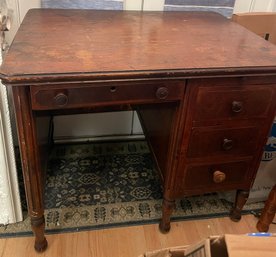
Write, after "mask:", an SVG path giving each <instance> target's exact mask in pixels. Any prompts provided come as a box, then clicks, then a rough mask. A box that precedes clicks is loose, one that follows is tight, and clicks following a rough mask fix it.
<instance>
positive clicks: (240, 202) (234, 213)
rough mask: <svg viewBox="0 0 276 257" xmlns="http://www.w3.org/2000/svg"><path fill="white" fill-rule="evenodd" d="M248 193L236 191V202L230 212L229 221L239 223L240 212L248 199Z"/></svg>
mask: <svg viewBox="0 0 276 257" xmlns="http://www.w3.org/2000/svg"><path fill="white" fill-rule="evenodd" d="M248 195H249V191H244V190H238V191H237V194H236V201H235V204H234V207H233V209H232V210H231V212H230V219H231V220H233V221H236V222H237V221H239V220H240V219H241V211H242V208H243V206H244V205H245V203H246V201H247V199H248Z"/></svg>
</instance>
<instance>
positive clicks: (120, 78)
mask: <svg viewBox="0 0 276 257" xmlns="http://www.w3.org/2000/svg"><path fill="white" fill-rule="evenodd" d="M1 78H2V80H3V82H4V83H5V84H6V85H8V86H11V87H12V91H13V97H14V103H15V108H16V118H17V126H18V132H19V133H18V134H19V142H20V148H21V154H22V163H23V173H24V182H25V188H26V193H27V198H28V208H29V214H30V216H31V224H32V228H33V231H34V234H35V248H36V250H37V251H43V250H45V249H46V247H47V241H46V239H45V237H44V217H43V213H44V206H43V179H42V178H43V172H42V170H43V169H42V165H41V160H42V157H41V151H40V149H41V147H40V141H41V140H40V139H41V137H40V133H38V132H37V131H38V129H37V128H38V127H39V124H40V122H39V120H38V117H39V118H43V116H47V119H48V117H49V115H58V114H64V113H65V114H70V113H81V112H99V111H106V110H123V109H126V108H127V109H130V108H134V109H135V108H137V110H138V113H139V115H140V118H141V121H142V124H143V127H144V130H145V133H146V136H147V139H148V141H149V143H150V146H151V149H152V151H153V153H154V157H155V160H156V161H157V166H158V168H159V169H160V170H161V174H162V178H163V185H162V186H163V207H162V220H161V222H160V230H161V231H162V232H168V231H169V229H170V216H171V213H172V212H173V208H174V205H175V200H176V199H177V198H182V197H185V196H187V195H193V194H202V193H206V192H213V191H221V190H237V192H238V193H237V200H236V203H235V206H234V208H233V211H232V215H231V216H232V219H234V220H238V219H239V218H240V216H241V210H242V207H243V205H244V204H245V202H246V198H247V196H248V191H249V190H250V187H251V185H252V183H253V180H254V177H255V174H256V171H257V169H258V165H259V163H260V160H261V155H262V147H263V145H264V144H265V142H266V137H267V135H268V132H269V129H270V127H271V124H272V121H273V119H274V115H275V110H276V47H275V46H273V45H272V44H270V43H269V42H266V41H264V40H263V39H261V38H259V37H257V36H256V35H255V34H253V33H251V32H249V31H247V30H246V29H244V28H242V27H240V26H239V25H237V24H235V23H232V22H231V21H229V20H227V19H225V18H223V17H222V16H220V15H218V14H215V13H206V12H203V13H200V12H183V13H182V12H165V13H162V12H145V13H142V12H121V11H91V10H45V9H44V10H39V9H38V10H31V11H29V12H28V14H27V15H26V17H25V19H24V21H23V23H22V25H21V27H20V29H19V31H18V33H17V35H16V37H15V40H14V42H13V44H12V46H11V48H10V50H9V52H8V54H7V55H6V58H5V60H4V63H3V65H2V67H1ZM44 139H45V138H44ZM42 141H45V140H42ZM46 141H47V140H46Z"/></svg>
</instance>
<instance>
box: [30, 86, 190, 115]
mask: <svg viewBox="0 0 276 257" xmlns="http://www.w3.org/2000/svg"><path fill="white" fill-rule="evenodd" d="M184 86H185V84H184V81H183V82H169V83H143V84H142V83H141V84H137V83H136V84H121V85H115V84H101V85H99V84H96V85H93V84H90V85H87V84H79V85H76V86H75V85H57V86H54V85H51V86H50V88H49V86H48V87H46V86H31V98H32V108H33V109H34V110H51V109H60V108H62V109H66V108H82V107H90V106H101V105H116V104H136V103H137V104H139V103H140V104H141V103H151V102H153V103H156V102H157V103H158V102H168V101H177V100H180V99H181V98H182V97H183V94H184Z"/></svg>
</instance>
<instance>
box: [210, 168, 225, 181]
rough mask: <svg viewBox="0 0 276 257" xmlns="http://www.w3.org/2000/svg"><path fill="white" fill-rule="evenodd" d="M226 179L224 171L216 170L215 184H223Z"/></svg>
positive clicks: (214, 174) (214, 175)
mask: <svg viewBox="0 0 276 257" xmlns="http://www.w3.org/2000/svg"><path fill="white" fill-rule="evenodd" d="M225 179H226V175H225V173H223V172H222V171H220V170H216V171H215V172H214V173H213V181H214V182H215V183H221V182H223V181H224V180H225Z"/></svg>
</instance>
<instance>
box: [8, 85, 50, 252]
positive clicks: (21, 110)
mask: <svg viewBox="0 0 276 257" xmlns="http://www.w3.org/2000/svg"><path fill="white" fill-rule="evenodd" d="M12 89H13V100H14V106H15V110H16V111H15V112H16V122H17V130H18V136H19V138H18V141H19V146H20V154H21V163H22V172H23V177H24V185H25V191H26V196H27V204H28V213H29V215H30V217H31V226H32V230H33V232H34V235H35V245H34V248H35V250H36V251H38V252H42V251H44V250H45V249H46V248H47V241H46V239H45V236H44V230H45V221H44V200H43V198H44V197H43V196H44V182H43V177H44V176H43V172H42V167H41V162H40V150H39V142H38V140H37V131H36V119H35V114H34V113H33V111H32V109H31V103H30V97H29V88H28V87H25V86H18V87H13V88H12Z"/></svg>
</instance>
